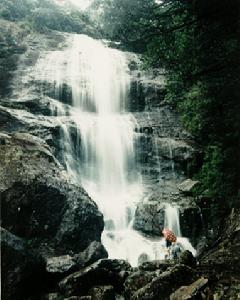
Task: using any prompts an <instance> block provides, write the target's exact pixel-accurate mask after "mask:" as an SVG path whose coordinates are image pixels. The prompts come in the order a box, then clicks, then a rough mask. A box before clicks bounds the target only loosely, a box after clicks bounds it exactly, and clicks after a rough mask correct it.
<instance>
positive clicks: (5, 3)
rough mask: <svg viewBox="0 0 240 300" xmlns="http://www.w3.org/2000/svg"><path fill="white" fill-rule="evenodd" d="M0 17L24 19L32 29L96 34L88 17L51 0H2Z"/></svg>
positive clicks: (15, 19) (11, 19) (13, 19)
mask: <svg viewBox="0 0 240 300" xmlns="http://www.w3.org/2000/svg"><path fill="white" fill-rule="evenodd" d="M0 17H2V18H4V19H6V20H9V21H18V22H19V21H24V22H26V23H28V24H30V25H31V27H32V29H33V30H37V31H40V32H45V31H47V30H49V29H52V30H59V31H65V32H76V33H87V34H89V35H95V36H96V35H97V34H98V32H97V29H96V28H95V27H94V25H93V23H91V21H90V19H89V17H88V16H87V15H86V14H85V13H83V12H81V11H77V10H72V9H70V8H66V7H60V6H58V5H56V4H55V3H54V2H53V1H52V0H2V2H1V3H0Z"/></svg>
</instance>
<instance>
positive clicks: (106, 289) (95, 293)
mask: <svg viewBox="0 0 240 300" xmlns="http://www.w3.org/2000/svg"><path fill="white" fill-rule="evenodd" d="M89 293H90V295H91V299H92V300H115V299H116V297H115V292H114V287H113V286H111V285H108V286H95V287H93V288H92V289H91V290H90V292H89Z"/></svg>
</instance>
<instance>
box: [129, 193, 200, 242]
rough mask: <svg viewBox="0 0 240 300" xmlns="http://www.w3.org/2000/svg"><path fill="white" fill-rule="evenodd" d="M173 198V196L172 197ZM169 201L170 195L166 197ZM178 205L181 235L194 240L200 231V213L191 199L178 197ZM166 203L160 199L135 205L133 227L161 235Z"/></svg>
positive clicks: (147, 232)
mask: <svg viewBox="0 0 240 300" xmlns="http://www.w3.org/2000/svg"><path fill="white" fill-rule="evenodd" d="M172 198H173V197H172ZM166 200H167V201H171V197H170V196H169V199H166ZM176 205H177V206H179V217H180V226H181V231H182V235H183V236H185V237H188V238H190V239H191V241H192V242H196V241H197V238H198V237H199V234H200V232H201V225H202V224H201V214H200V210H199V208H198V207H197V205H196V204H195V203H194V201H193V199H190V198H179V199H178V202H177V203H176ZM165 206H166V203H164V202H163V201H162V199H161V198H160V199H158V201H156V200H155V201H154V200H151V201H148V202H142V203H139V204H138V205H137V209H136V212H135V219H134V223H133V228H134V229H135V230H139V231H141V232H144V233H146V234H149V235H152V236H158V237H159V236H162V232H161V231H162V229H163V227H164V217H165Z"/></svg>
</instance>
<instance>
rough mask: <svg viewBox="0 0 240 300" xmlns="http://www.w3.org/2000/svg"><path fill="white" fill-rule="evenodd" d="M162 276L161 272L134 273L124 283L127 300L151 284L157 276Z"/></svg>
mask: <svg viewBox="0 0 240 300" xmlns="http://www.w3.org/2000/svg"><path fill="white" fill-rule="evenodd" d="M159 274H160V271H151V272H149V271H143V270H138V271H136V272H134V273H132V274H131V275H130V276H128V277H127V279H126V280H125V282H124V295H125V297H126V298H127V299H131V297H132V296H133V294H134V293H135V292H136V291H138V290H139V289H141V288H142V287H144V286H145V285H147V284H148V283H149V282H151V281H152V280H153V279H154V278H155V277H156V276H158V275H159Z"/></svg>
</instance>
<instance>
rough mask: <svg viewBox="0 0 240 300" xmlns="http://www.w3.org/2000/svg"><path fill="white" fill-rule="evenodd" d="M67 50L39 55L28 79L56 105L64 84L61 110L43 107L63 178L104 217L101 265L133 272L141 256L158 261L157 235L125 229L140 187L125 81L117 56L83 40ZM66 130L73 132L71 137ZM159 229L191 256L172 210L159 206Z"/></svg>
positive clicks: (161, 253)
mask: <svg viewBox="0 0 240 300" xmlns="http://www.w3.org/2000/svg"><path fill="white" fill-rule="evenodd" d="M68 44H69V46H68V47H67V48H65V49H63V50H55V51H51V52H47V53H46V54H45V55H43V56H42V57H41V58H40V59H39V61H38V64H37V72H36V73H40V74H41V78H40V79H41V81H42V82H49V83H51V84H53V85H54V95H55V98H56V99H60V100H61V95H62V90H63V87H64V85H66V86H68V87H70V90H71V98H72V100H71V104H70V105H68V106H67V109H65V108H64V107H63V106H62V105H61V103H60V102H59V101H56V100H54V101H52V102H51V108H52V114H53V115H57V117H58V120H59V124H60V126H61V131H62V143H63V149H64V154H63V158H64V164H65V166H66V169H67V172H68V174H69V176H70V177H71V178H72V180H73V181H75V182H76V183H78V184H79V183H81V185H82V186H83V187H84V189H85V190H86V191H87V193H88V194H89V195H90V197H91V198H92V199H93V200H94V201H95V202H96V203H97V205H98V207H99V209H100V211H101V212H102V213H103V215H104V221H105V229H104V232H103V234H102V243H103V245H104V246H105V247H106V249H107V251H108V253H109V258H119V259H126V260H127V261H129V262H130V264H131V265H132V266H137V264H138V259H139V257H140V256H141V255H145V256H146V257H147V259H148V260H154V259H164V257H165V253H166V251H165V240H164V238H162V237H161V230H162V228H159V238H158V239H154V240H153V239H150V238H148V237H145V236H143V235H142V234H140V233H139V232H137V231H135V230H134V229H133V228H132V224H133V220H134V214H135V209H136V205H137V203H138V202H139V201H143V200H142V199H143V192H144V184H143V183H142V178H141V174H140V172H139V171H138V168H137V165H136V160H135V149H134V147H135V139H136V134H135V129H136V128H137V121H136V120H135V118H134V116H133V115H132V114H131V113H129V112H128V111H127V110H126V107H127V101H128V96H129V92H130V81H131V78H130V73H129V69H128V63H127V59H126V57H125V54H124V52H121V51H119V50H116V49H111V48H108V47H107V46H106V45H105V44H104V43H103V42H101V41H97V40H94V39H92V38H90V37H88V36H85V35H74V37H70V38H69V41H68ZM73 124H74V126H73ZM73 127H75V128H77V129H76V131H77V132H75V133H74V138H73V131H72V128H73ZM165 227H167V228H169V229H171V230H173V231H174V233H175V234H176V235H177V237H178V241H179V242H180V243H181V244H182V246H183V247H184V248H185V249H188V250H190V251H191V252H192V253H193V254H195V252H196V251H195V249H194V248H193V247H192V245H191V243H190V242H189V241H188V239H187V238H184V237H182V236H181V230H180V224H179V212H178V208H177V207H175V206H171V205H166V209H165Z"/></svg>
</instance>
